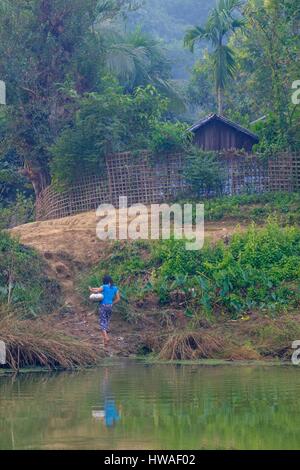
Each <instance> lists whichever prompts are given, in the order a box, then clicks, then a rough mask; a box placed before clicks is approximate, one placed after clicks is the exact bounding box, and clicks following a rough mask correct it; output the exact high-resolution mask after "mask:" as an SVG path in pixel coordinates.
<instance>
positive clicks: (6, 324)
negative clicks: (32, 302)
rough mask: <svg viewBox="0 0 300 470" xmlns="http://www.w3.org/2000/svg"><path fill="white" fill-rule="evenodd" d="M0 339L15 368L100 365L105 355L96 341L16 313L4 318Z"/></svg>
mask: <svg viewBox="0 0 300 470" xmlns="http://www.w3.org/2000/svg"><path fill="white" fill-rule="evenodd" d="M0 340H2V341H4V342H5V344H6V356H7V365H8V366H9V367H10V368H12V369H15V370H18V369H19V368H21V367H29V366H30V367H32V366H41V367H46V368H49V369H56V368H63V369H74V368H77V367H87V366H93V365H96V364H97V362H98V361H99V359H100V357H101V351H100V350H99V349H97V348H96V347H95V346H94V345H91V344H89V343H87V342H84V341H80V340H78V339H77V338H74V337H70V336H66V335H64V334H63V333H58V332H57V331H55V330H53V329H52V328H50V327H49V326H48V325H46V324H45V323H44V322H41V321H39V322H36V321H30V320H26V321H22V320H16V319H15V318H13V317H12V316H9V317H6V318H4V319H1V320H0Z"/></svg>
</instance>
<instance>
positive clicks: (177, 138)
mask: <svg viewBox="0 0 300 470" xmlns="http://www.w3.org/2000/svg"><path fill="white" fill-rule="evenodd" d="M187 127H188V126H187V125H186V124H184V123H181V122H175V123H173V122H157V123H155V125H154V127H153V132H152V135H151V136H150V139H151V140H150V145H149V149H150V150H151V151H152V153H154V154H155V155H164V154H169V155H170V154H172V153H176V152H183V151H185V150H186V149H187V148H188V147H189V146H190V143H191V140H192V136H191V134H190V133H189V132H188V130H187Z"/></svg>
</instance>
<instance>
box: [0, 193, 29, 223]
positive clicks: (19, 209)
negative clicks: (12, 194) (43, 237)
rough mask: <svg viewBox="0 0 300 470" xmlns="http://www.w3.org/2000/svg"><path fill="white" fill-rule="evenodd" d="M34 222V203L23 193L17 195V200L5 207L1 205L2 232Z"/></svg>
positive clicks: (0, 221) (0, 220)
mask: <svg viewBox="0 0 300 470" xmlns="http://www.w3.org/2000/svg"><path fill="white" fill-rule="evenodd" d="M33 221H34V201H33V198H32V197H26V196H25V195H24V194H23V193H17V194H16V200H15V201H14V202H11V203H10V204H6V205H5V206H4V207H1V205H0V230H2V229H6V228H12V227H15V226H17V225H21V224H25V223H28V222H33Z"/></svg>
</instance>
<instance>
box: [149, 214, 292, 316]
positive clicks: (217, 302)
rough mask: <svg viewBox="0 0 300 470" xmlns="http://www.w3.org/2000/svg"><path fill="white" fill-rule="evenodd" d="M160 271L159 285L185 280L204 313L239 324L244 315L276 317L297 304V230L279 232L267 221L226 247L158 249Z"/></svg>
mask: <svg viewBox="0 0 300 470" xmlns="http://www.w3.org/2000/svg"><path fill="white" fill-rule="evenodd" d="M155 256H156V259H157V260H159V262H160V263H161V266H160V267H159V268H158V270H157V278H158V283H161V282H164V283H166V282H167V283H168V285H169V286H171V283H172V282H173V281H174V279H175V277H176V276H178V275H179V274H181V275H185V274H188V276H189V283H190V284H192V285H193V288H194V289H195V291H196V293H197V295H196V297H197V298H198V301H199V306H201V307H202V308H203V309H204V310H205V311H206V312H207V313H210V314H211V313H212V312H213V311H215V312H217V311H220V312H223V313H228V314H229V316H230V317H231V318H237V317H238V316H241V315H243V314H244V313H246V312H252V311H254V310H262V311H265V312H268V313H274V312H276V311H278V310H284V309H285V308H288V307H297V306H298V305H299V302H300V290H299V280H300V230H299V229H298V228H295V227H286V228H280V226H279V225H278V224H277V223H276V222H274V221H270V222H269V223H268V225H267V226H266V227H265V228H263V229H258V228H257V227H256V226H255V225H253V226H252V227H251V228H249V229H248V231H247V232H246V233H244V234H235V235H234V236H233V238H232V240H231V242H230V243H229V245H227V244H225V243H223V242H219V243H218V244H217V245H216V246H206V247H205V248H204V249H203V250H202V251H199V252H189V251H187V250H186V249H185V244H184V243H183V242H181V241H175V240H171V241H167V242H163V243H161V244H158V245H157V247H156V253H155Z"/></svg>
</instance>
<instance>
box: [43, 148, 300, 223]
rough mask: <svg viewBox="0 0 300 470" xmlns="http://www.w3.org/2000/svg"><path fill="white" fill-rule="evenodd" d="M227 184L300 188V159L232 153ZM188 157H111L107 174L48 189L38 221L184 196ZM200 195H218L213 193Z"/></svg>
mask: <svg viewBox="0 0 300 470" xmlns="http://www.w3.org/2000/svg"><path fill="white" fill-rule="evenodd" d="M219 158H220V165H221V166H222V168H223V171H224V175H225V182H224V184H223V188H222V193H223V194H227V195H234V194H242V193H262V192H266V191H298V190H299V189H300V155H297V154H293V153H284V154H281V155H277V156H276V157H272V158H270V159H268V160H261V159H259V158H258V157H256V156H255V155H247V154H237V153H234V152H227V153H226V154H222V155H220V156H219ZM184 165H185V158H184V155H178V154H177V155H168V156H161V158H160V159H159V160H158V159H157V158H153V159H152V158H151V156H150V154H149V153H148V152H140V153H138V154H132V153H130V152H126V153H119V154H115V155H109V156H107V158H106V170H107V174H106V175H105V176H103V175H101V176H100V175H93V176H85V177H82V178H81V179H80V180H79V181H78V182H77V183H76V184H74V185H73V186H72V187H70V188H69V189H68V190H67V191H62V192H58V191H56V190H55V189H54V188H53V187H51V186H50V187H48V188H46V189H45V190H44V191H43V192H42V193H41V195H40V196H39V198H38V200H37V202H36V218H37V220H46V219H55V218H62V217H66V216H69V215H72V214H78V213H80V212H86V211H89V210H95V209H96V208H97V207H98V206H99V205H100V204H103V203H107V204H113V205H114V206H115V207H118V205H119V197H120V196H126V197H127V199H128V205H132V204H136V203H142V204H153V203H161V202H168V201H171V200H172V199H174V198H176V197H178V196H179V195H182V194H184V193H185V192H186V191H187V189H188V186H187V184H186V182H185V179H184V176H183V170H184ZM199 195H202V196H203V197H207V196H214V195H215V194H214V193H213V192H208V191H207V188H205V189H204V188H199Z"/></svg>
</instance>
